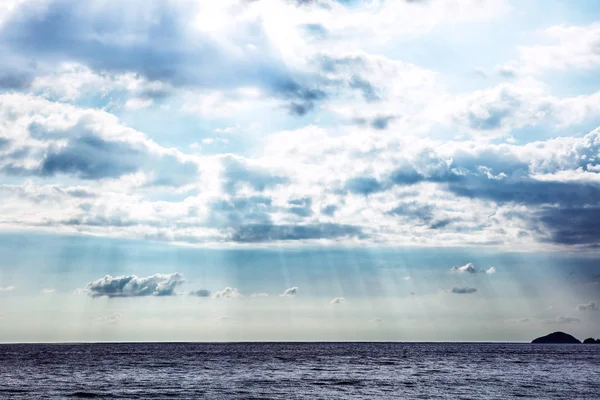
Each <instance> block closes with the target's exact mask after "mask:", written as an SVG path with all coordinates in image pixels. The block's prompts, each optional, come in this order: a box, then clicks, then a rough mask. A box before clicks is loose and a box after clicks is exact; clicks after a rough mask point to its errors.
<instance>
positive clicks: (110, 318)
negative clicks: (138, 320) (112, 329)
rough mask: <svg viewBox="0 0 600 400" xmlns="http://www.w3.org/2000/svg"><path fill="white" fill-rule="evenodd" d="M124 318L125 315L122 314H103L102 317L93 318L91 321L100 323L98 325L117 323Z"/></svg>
mask: <svg viewBox="0 0 600 400" xmlns="http://www.w3.org/2000/svg"><path fill="white" fill-rule="evenodd" d="M122 319H123V315H121V314H110V315H103V316H101V317H96V318H94V319H92V321H91V323H92V324H98V325H116V324H118V323H119V321H121V320H122Z"/></svg>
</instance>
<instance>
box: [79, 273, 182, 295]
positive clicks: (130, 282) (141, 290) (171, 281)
mask: <svg viewBox="0 0 600 400" xmlns="http://www.w3.org/2000/svg"><path fill="white" fill-rule="evenodd" d="M183 282H185V280H184V278H183V275H182V274H180V273H178V272H175V273H172V274H155V275H152V276H148V277H146V278H138V277H137V276H135V275H128V276H115V277H113V276H110V275H106V276H105V277H104V278H101V279H98V280H96V281H93V282H90V283H88V284H87V286H86V290H87V293H88V295H89V296H91V297H103V296H105V297H108V298H116V297H143V296H174V295H176V293H175V289H176V288H177V287H178V286H179V285H181V284H182V283H183Z"/></svg>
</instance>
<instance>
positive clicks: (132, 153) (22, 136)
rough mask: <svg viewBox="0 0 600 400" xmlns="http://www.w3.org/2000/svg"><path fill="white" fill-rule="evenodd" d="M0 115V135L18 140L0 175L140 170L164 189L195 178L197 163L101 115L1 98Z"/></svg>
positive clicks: (103, 174)
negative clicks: (0, 118)
mask: <svg viewBox="0 0 600 400" xmlns="http://www.w3.org/2000/svg"><path fill="white" fill-rule="evenodd" d="M0 115H3V116H4V118H6V119H5V121H6V125H5V126H4V127H3V128H2V132H1V134H3V135H9V137H12V138H15V139H18V140H17V141H14V144H12V145H10V146H9V152H10V155H9V156H5V157H0V171H2V172H4V173H5V174H8V175H15V176H39V177H44V178H54V177H56V176H57V175H70V176H73V177H76V178H80V179H82V180H99V179H103V178H113V179H116V178H120V177H123V176H124V175H128V174H133V173H136V172H140V171H142V170H143V171H144V173H145V174H146V175H147V177H148V178H149V179H148V180H149V182H148V183H149V184H155V185H167V186H168V185H181V184H183V183H185V182H189V181H190V180H192V179H194V178H197V175H198V166H197V165H196V164H195V163H193V162H192V161H189V160H184V157H183V155H181V154H180V153H178V152H177V151H173V150H169V149H165V148H161V147H160V146H158V145H156V144H155V143H154V142H152V141H151V140H150V139H148V138H147V137H146V135H144V134H143V133H141V132H138V131H135V130H133V129H131V128H128V127H126V126H124V125H123V124H122V123H121V122H120V121H119V120H118V118H116V117H115V116H114V115H112V114H109V113H107V112H105V111H99V110H93V109H80V108H76V107H73V106H70V105H66V104H59V103H54V102H50V101H47V100H44V99H41V98H39V97H34V96H29V95H20V94H4V95H0ZM5 140H6V139H5Z"/></svg>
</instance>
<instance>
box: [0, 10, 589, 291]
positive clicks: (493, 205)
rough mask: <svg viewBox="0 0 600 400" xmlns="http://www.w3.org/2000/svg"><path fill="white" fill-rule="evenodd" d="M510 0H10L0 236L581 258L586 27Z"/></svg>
mask: <svg viewBox="0 0 600 400" xmlns="http://www.w3.org/2000/svg"><path fill="white" fill-rule="evenodd" d="M3 4H4V3H3ZM519 6H520V3H519V2H511V1H509V0H440V1H433V0H431V1H419V2H414V1H411V2H409V1H370V0H364V1H353V2H343V1H333V0H316V1H311V2H307V1H303V2H295V1H288V0H260V1H245V0H224V1H218V2H212V1H211V2H208V1H168V0H164V1H150V2H147V1H143V2H142V1H127V2H117V1H108V2H106V1H90V2H80V1H73V0H44V1H32V0H11V1H8V2H6V3H5V4H4V5H3V6H2V7H0V57H1V58H2V60H3V62H2V65H0V213H1V215H2V218H1V219H0V228H1V229H4V230H21V229H35V230H50V231H52V232H68V233H82V234H94V235H100V236H114V237H129V238H138V239H149V240H159V241H166V242H173V243H180V244H189V245H217V246H225V245H228V246H229V245H247V246H248V245H250V246H255V245H261V246H262V245H265V244H274V243H276V244H282V243H287V244H303V243H317V242H318V243H324V244H334V243H344V244H376V245H398V244H402V245H432V246H451V245H461V246H464V245H467V246H476V245H493V246H497V247H500V248H504V249H519V250H531V249H544V248H573V249H587V250H590V251H595V249H596V248H597V247H598V245H599V244H600V235H599V234H600V227H599V225H598V224H597V223H596V221H598V220H599V219H600V203H599V201H600V160H599V157H600V130H599V129H597V126H598V124H599V123H600V118H599V117H598V116H599V111H600V92H599V91H597V87H595V86H594V85H586V84H585V82H587V81H586V79H588V78H587V77H588V76H589V74H592V73H594V71H595V72H596V73H597V70H598V69H599V68H600V55H599V53H598V43H599V42H600V27H599V26H598V24H597V23H589V22H582V21H577V22H573V23H572V24H562V25H558V24H554V25H552V24H550V25H548V26H538V25H540V23H539V21H537V20H535V21H534V20H531V21H530V24H531V27H528V23H529V22H524V21H528V20H527V18H529V17H530V14H528V12H530V10H528V9H520V8H519ZM519 15H521V16H519ZM522 15H526V16H525V17H523V16H522ZM532 18H533V17H532ZM486 26H492V27H494V26H496V27H497V26H501V27H503V29H505V30H507V31H510V30H512V29H520V30H521V31H522V32H524V34H523V35H520V36H515V35H508V36H507V38H501V37H500V36H497V34H495V33H492V32H491V31H489V30H486V29H490V28H486ZM534 26H535V28H534ZM448 32H454V33H455V34H456V35H459V34H461V35H463V36H464V37H463V38H462V39H461V40H460V41H457V39H455V38H454V37H453V36H452V35H449V34H448ZM473 32H480V35H486V34H487V35H489V37H488V40H489V41H490V42H493V43H494V47H495V48H497V49H498V51H497V52H496V53H491V50H489V46H484V45H482V44H481V43H480V42H478V40H477V38H476V37H475V36H476V35H475V36H474V35H473ZM525 37H526V38H527V40H526V41H525V39H524V38H525ZM431 42H436V43H440V48H437V47H435V46H430V47H427V43H431ZM441 47H445V48H450V49H454V51H453V53H452V55H451V56H449V55H448V54H447V53H445V52H444V51H443V50H441ZM415 49H420V50H418V51H417V50H415ZM483 49H485V51H484V50H483ZM484 58H485V60H484ZM432 59H436V60H437V61H436V62H431V60H432ZM488 60H493V62H492V63H491V64H490V61H488ZM561 81H569V82H571V81H572V82H576V81H580V82H582V83H579V84H573V85H571V86H570V87H569V88H568V90H567V89H566V88H565V87H564V86H562V85H561V84H556V83H555V82H561ZM453 272H455V273H486V272H487V273H488V274H491V273H493V272H494V271H493V270H484V269H477V270H473V269H472V266H471V267H468V266H464V267H456V269H453ZM115 279H117V278H113V281H112V282H106V281H103V282H104V283H101V282H96V283H97V284H98V285H96V286H93V287H90V290H92V292H91V293H93V295H98V296H102V295H106V296H112V295H115V296H128V295H135V294H134V293H138V292H137V289H135V290H134V289H133V288H132V289H131V290H129V289H128V291H126V292H119V291H115V292H106V291H105V290H109V288H110V287H112V286H106V285H105V284H108V283H111V285H113V284H120V283H123V284H124V285H125V286H123V287H124V288H127V287H129V286H127V285H132V284H133V283H135V282H136V279H140V278H135V277H121V279H129V281H128V282H129V283H125V282H124V281H123V282H118V281H117V282H115V281H114V280H115ZM161 279H162V278H161ZM132 282H133V283H132ZM119 287H120V286H119ZM148 288H149V289H148V290H150V289H152V288H153V289H155V290H158V291H157V292H156V293H158V294H161V295H162V294H170V293H172V291H171V289H173V288H174V287H172V286H169V289H168V290H167V289H166V291H163V290H162V289H160V290H159V288H158V286H152V287H150V286H149V287H148ZM292 289H294V288H291V289H288V291H286V292H285V293H284V295H286V296H293V295H294V294H295V291H292ZM454 289H456V290H454ZM454 289H453V292H454V293H473V291H471V288H454ZM110 290H113V289H110ZM232 290H235V289H232ZM143 293H146V292H143ZM148 293H150V292H148ZM232 293H234V292H227V291H223V292H215V293H212V296H217V297H218V296H224V297H228V296H231V295H232ZM152 294H153V295H155V292H154V291H152ZM195 295H196V296H200V297H204V296H208V295H210V294H209V293H208V292H204V291H198V292H196V294H195Z"/></svg>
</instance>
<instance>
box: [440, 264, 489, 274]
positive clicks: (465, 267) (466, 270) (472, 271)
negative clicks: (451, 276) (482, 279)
mask: <svg viewBox="0 0 600 400" xmlns="http://www.w3.org/2000/svg"><path fill="white" fill-rule="evenodd" d="M450 272H453V273H458V274H464V273H468V274H479V273H482V274H489V275H491V274H495V273H496V268H494V267H489V268H488V269H478V268H475V267H474V266H473V263H467V264H465V265H463V266H461V267H452V268H450Z"/></svg>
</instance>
